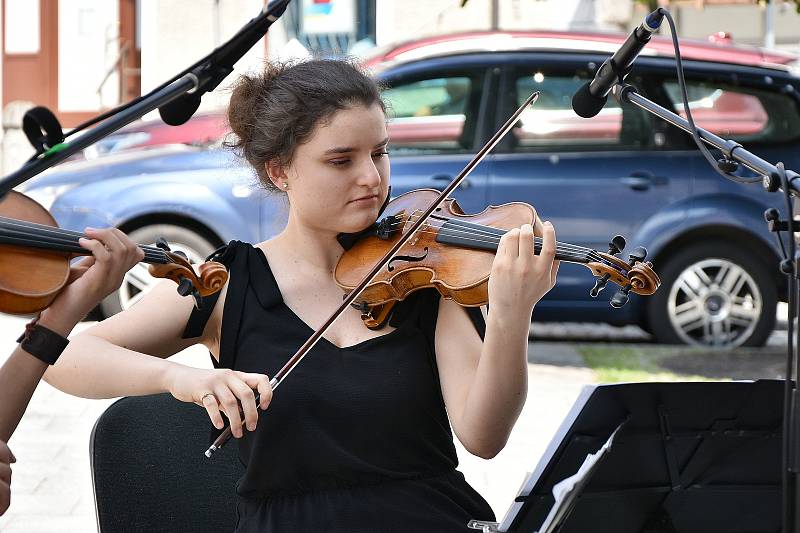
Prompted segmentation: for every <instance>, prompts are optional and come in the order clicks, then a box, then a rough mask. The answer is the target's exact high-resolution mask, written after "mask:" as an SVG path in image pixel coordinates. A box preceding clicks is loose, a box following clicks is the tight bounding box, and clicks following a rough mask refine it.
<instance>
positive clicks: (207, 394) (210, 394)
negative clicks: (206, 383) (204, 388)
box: [200, 392, 216, 403]
mask: <svg viewBox="0 0 800 533" xmlns="http://www.w3.org/2000/svg"><path fill="white" fill-rule="evenodd" d="M206 396H211V397H212V398H214V393H212V392H207V393H205V394H203V396H201V397H200V403H203V400H205V399H206ZM214 399H216V398H214Z"/></svg>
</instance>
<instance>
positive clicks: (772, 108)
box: [664, 80, 800, 143]
mask: <svg viewBox="0 0 800 533" xmlns="http://www.w3.org/2000/svg"><path fill="white" fill-rule="evenodd" d="M664 89H665V90H666V92H667V94H668V95H669V97H670V99H671V100H672V102H673V107H674V111H675V113H677V114H679V115H680V116H682V117H684V118H686V113H685V112H684V110H683V99H682V97H681V92H680V87H679V85H678V82H677V81H672V80H670V81H665V82H664ZM686 92H687V95H688V97H689V109H690V110H691V112H692V118H694V121H695V124H697V125H698V126H700V127H702V128H704V129H706V130H708V131H710V132H711V133H714V134H716V135H719V136H720V137H723V138H725V139H731V140H734V141H737V142H741V143H766V142H769V143H776V142H777V143H785V142H790V141H795V140H797V139H798V138H799V137H800V116H799V115H798V108H797V104H796V103H795V102H794V100H792V98H791V97H789V96H787V95H783V94H776V93H773V92H770V91H765V90H761V89H751V88H749V87H740V86H734V85H726V84H723V83H715V82H714V81H712V80H707V81H697V80H694V81H692V80H687V81H686Z"/></svg>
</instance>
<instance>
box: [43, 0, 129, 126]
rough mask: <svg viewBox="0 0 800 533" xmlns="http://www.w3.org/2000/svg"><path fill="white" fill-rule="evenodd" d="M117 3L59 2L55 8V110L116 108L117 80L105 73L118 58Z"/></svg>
mask: <svg viewBox="0 0 800 533" xmlns="http://www.w3.org/2000/svg"><path fill="white" fill-rule="evenodd" d="M118 21H119V3H118V2H116V1H106V2H98V1H97V0H60V1H59V4H58V72H59V75H58V107H59V109H60V110H62V111H99V110H100V109H101V108H103V107H113V106H115V105H117V104H119V76H118V75H117V73H116V72H114V73H113V74H111V76H109V79H108V80H107V81H106V82H105V84H104V85H103V89H102V91H101V92H100V93H98V91H97V89H98V88H99V87H100V84H101V83H102V82H103V78H104V77H105V75H106V73H107V72H108V71H109V69H111V68H112V67H113V66H114V63H115V62H116V61H117V58H118V50H119V46H118V38H119V22H118Z"/></svg>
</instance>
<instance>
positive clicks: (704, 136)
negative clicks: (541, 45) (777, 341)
mask: <svg viewBox="0 0 800 533" xmlns="http://www.w3.org/2000/svg"><path fill="white" fill-rule="evenodd" d="M612 94H613V95H614V98H616V100H617V101H618V102H619V103H620V105H622V103H623V102H627V103H630V104H633V105H635V106H637V107H639V108H640V109H643V110H645V111H647V112H649V113H651V114H653V115H655V116H657V117H659V118H660V119H662V120H665V121H667V122H669V123H670V124H672V125H673V126H676V127H678V128H680V129H682V130H683V131H685V132H687V133H689V134H690V135H691V134H692V128H691V125H690V124H689V121H688V120H686V119H685V118H683V117H681V116H679V115H677V114H675V113H673V112H671V111H669V110H667V109H665V108H663V107H661V106H660V105H658V104H656V103H654V102H652V101H650V100H648V99H647V98H645V97H643V96H642V95H640V94H639V93H637V92H636V88H635V87H633V86H632V85H630V84H627V83H624V82H620V83H617V84H616V85H614V86H613V88H612ZM696 130H697V133H698V134H699V136H700V139H701V140H702V141H703V142H704V143H706V144H709V145H711V146H714V147H715V148H717V149H719V150H720V151H721V152H722V154H723V157H724V158H725V160H726V161H724V163H726V166H727V167H728V169H729V171H732V170H734V169H735V164H733V163H732V162H736V163H739V164H741V165H743V166H744V167H746V168H748V169H749V170H751V171H752V172H754V173H756V174H758V175H760V176H761V177H762V185H763V187H764V188H765V189H766V190H767V191H769V192H777V191H778V190H781V191H782V192H783V193H784V195H785V197H786V206H787V211H788V212H787V216H788V220H780V213H779V212H778V211H777V209H769V210H767V212H766V213H764V218H765V219H766V221H767V225H768V227H769V230H770V231H771V232H775V233H778V232H781V231H787V232H788V233H789V250H790V253H789V257H787V258H785V259H784V260H783V261H781V263H780V270H781V272H783V273H784V274H786V275H787V276H789V298H788V300H789V316H788V330H789V331H788V354H787V363H786V380H785V389H784V390H785V394H784V406H783V409H784V412H783V422H784V423H783V472H782V477H783V528H782V531H783V532H784V533H790V532H791V533H800V521H798V520H797V509H798V508H800V476H798V473H799V472H800V449H798V447H799V445H800V438H798V431H799V430H800V394H798V390H797V377H798V375H800V359H798V357H797V354H796V349H797V347H798V341H799V340H800V328H796V327H795V324H794V321H795V317H796V316H797V315H798V307H797V306H798V305H799V304H800V284H798V279H800V263H799V262H798V261H799V260H800V257H798V256H797V255H796V254H795V248H796V246H795V240H794V233H795V232H798V231H800V221H795V220H794V218H793V216H792V213H793V212H794V209H793V207H794V206H793V205H792V204H793V202H796V201H797V199H798V198H800V188H798V182H797V181H796V180H797V179H798V178H800V175H798V174H797V173H796V172H793V171H791V170H787V169H785V168H784V166H783V163H778V164H777V165H773V164H772V163H769V162H768V161H765V160H763V159H761V158H760V157H758V156H756V155H755V154H753V153H752V152H749V151H748V150H745V149H744V148H743V147H742V145H741V144H739V143H737V142H734V141H731V140H725V139H723V138H721V137H718V136H717V135H714V134H713V133H711V132H709V131H707V130H704V129H703V128H700V127H696ZM790 198H791V201H790ZM778 237H780V234H779V233H778ZM781 247H782V248H783V242H782V241H781ZM784 253H785V249H784ZM795 364H796V366H795Z"/></svg>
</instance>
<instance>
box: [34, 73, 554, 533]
mask: <svg viewBox="0 0 800 533" xmlns="http://www.w3.org/2000/svg"><path fill="white" fill-rule="evenodd" d="M228 116H229V121H230V125H231V127H232V130H233V132H234V133H235V134H236V136H237V141H236V142H235V147H236V148H238V150H239V151H240V152H241V153H242V154H243V156H244V157H245V158H246V159H247V160H248V161H249V162H250V164H251V165H252V166H253V168H254V169H255V173H256V174H257V176H258V178H259V179H260V181H261V182H262V184H263V185H264V186H265V187H266V188H268V189H270V190H271V191H274V192H276V193H277V194H282V195H286V197H287V200H288V206H289V219H288V224H287V225H286V228H285V229H284V230H283V231H282V232H281V233H280V234H278V235H277V236H275V237H274V238H272V239H270V240H268V241H265V242H261V243H257V244H254V245H251V244H246V243H242V242H238V241H233V242H231V243H230V244H229V245H228V246H227V248H226V249H225V250H224V252H223V253H222V254H221V255H220V256H219V257H218V260H219V261H221V262H223V263H224V264H225V265H226V266H227V267H228V269H229V276H230V277H229V280H228V282H227V284H226V286H225V287H224V288H223V290H222V291H221V292H220V296H219V298H218V300H217V301H216V303H215V304H214V306H213V309H207V310H206V313H207V316H204V315H203V312H202V310H201V311H200V312H195V313H194V314H193V313H192V311H193V308H192V302H191V301H190V300H189V299H184V298H181V297H180V296H178V295H177V294H176V292H175V287H174V284H170V283H163V284H161V285H159V286H157V287H156V288H155V289H154V290H153V291H152V292H151V293H150V294H149V295H148V296H147V297H145V298H143V299H142V300H140V301H139V303H137V304H136V305H135V306H133V307H132V308H130V309H128V310H127V311H124V312H122V313H120V314H118V315H116V316H114V317H112V318H110V319H108V320H106V321H104V322H102V323H99V324H97V325H96V326H94V327H92V328H90V329H88V330H87V331H85V332H83V333H81V334H80V335H78V336H76V338H75V339H74V340H73V341H72V342H71V343H70V346H69V347H68V348H67V350H66V351H65V353H64V355H63V356H62V357H61V359H60V360H59V363H58V364H57V365H55V367H53V368H52V369H51V370H50V371H48V373H47V375H46V379H47V380H48V381H49V382H50V383H52V384H53V385H55V386H57V387H59V388H60V389H62V390H65V391H67V392H70V393H73V394H77V395H81V396H87V397H105V396H119V395H137V394H152V393H159V392H163V391H169V392H170V393H172V395H173V396H175V397H176V398H177V399H179V400H182V401H186V402H194V403H196V404H198V405H202V406H203V407H204V408H205V409H206V410H207V411H208V415H209V417H210V419H211V421H212V422H213V424H214V425H215V426H216V427H217V428H222V426H223V419H222V417H221V412H223V413H224V414H225V415H226V416H227V417H228V418H229V419H230V420H231V427H232V429H233V434H234V436H235V437H237V438H241V440H240V455H241V459H242V461H243V462H244V464H245V465H246V466H247V470H246V473H245V474H244V476H243V477H242V479H241V480H240V482H239V484H238V487H237V492H238V493H239V495H240V497H241V498H240V503H239V505H238V514H239V520H238V526H237V529H236V531H239V532H244V531H259V532H273V531H335V532H345V531H346V532H357V531H358V532H361V531H363V532H367V531H369V532H377V531H380V532H387V531H389V532H394V531H397V532H400V531H402V532H405V531H430V532H433V531H435V532H447V531H453V532H456V531H458V532H460V531H464V530H465V528H466V523H467V521H468V520H469V519H471V518H476V519H484V520H488V519H492V518H493V516H492V514H493V513H492V510H491V508H490V507H489V505H488V504H487V503H486V501H485V500H483V499H482V498H481V497H480V495H478V494H477V493H476V492H475V491H474V490H473V489H472V488H471V487H470V486H469V485H468V484H467V483H466V481H465V480H464V477H463V476H462V475H461V474H460V473H459V472H457V471H456V470H455V468H456V466H457V457H456V451H455V447H454V444H453V437H452V434H451V430H450V427H451V425H452V428H453V430H454V431H455V434H456V436H457V437H458V438H459V440H460V441H461V443H462V444H463V445H464V447H465V448H466V449H467V450H468V451H469V452H471V453H473V454H475V455H478V456H480V457H484V458H490V457H493V456H495V455H496V454H497V453H498V452H499V451H500V450H502V448H503V446H504V445H505V443H506V440H507V439H508V436H509V433H510V432H511V429H512V427H513V426H514V423H515V421H516V419H517V417H518V416H519V413H520V411H521V409H522V406H523V404H524V402H525V396H526V390H527V382H526V378H527V364H526V361H527V348H528V329H529V326H530V318H531V313H532V310H533V307H534V305H535V304H536V302H538V301H539V299H540V298H541V297H542V296H543V295H544V294H545V293H546V292H547V291H548V290H550V288H552V287H553V284H554V283H555V279H556V272H557V270H558V262H557V261H554V253H555V232H554V230H553V227H552V225H551V224H549V223H547V222H541V221H538V220H537V221H536V224H541V228H542V236H543V246H542V251H541V253H539V254H538V255H534V239H533V229H532V227H531V226H530V225H525V226H523V227H521V228H517V229H513V230H511V231H508V232H507V233H506V234H505V235H504V236H503V237H502V240H501V241H500V245H499V249H498V251H497V255H496V259H495V260H494V263H493V266H492V270H491V276H490V281H489V313H488V318H487V319H486V321H485V323H484V322H483V321H482V320H477V319H476V320H473V319H471V318H470V315H468V313H467V312H466V311H465V309H464V308H463V307H461V306H459V305H457V304H455V303H453V302H452V301H450V300H444V299H441V298H440V297H439V294H438V292H436V291H435V290H433V289H425V290H419V291H416V292H415V293H413V294H412V295H410V296H409V297H408V298H406V299H405V300H403V301H402V302H400V303H398V304H397V305H396V306H395V308H394V312H393V315H392V317H391V319H390V320H389V322H388V325H386V326H385V327H384V328H382V329H379V330H370V329H367V328H366V327H365V326H364V324H363V323H362V320H361V317H360V313H359V312H358V311H357V310H355V309H348V312H346V313H345V314H343V315H342V316H340V318H339V319H338V321H337V322H336V325H335V327H334V328H332V329H331V330H329V332H328V333H327V334H326V337H325V339H324V340H323V341H322V342H320V343H319V344H317V345H316V346H315V347H314V348H313V350H312V352H311V353H310V354H309V357H307V358H306V359H305V360H304V361H303V362H302V364H300V365H298V366H297V368H296V370H294V372H293V373H292V375H291V377H289V378H287V380H286V383H285V385H284V386H283V387H282V388H281V390H280V391H277V392H276V394H275V396H274V397H272V395H271V390H270V387H269V381H268V378H267V375H274V373H275V372H276V370H278V369H280V368H281V366H282V365H283V364H284V363H285V362H286V360H287V359H288V358H289V357H290V356H291V355H292V354H293V353H294V352H295V350H296V349H297V347H298V346H300V345H301V344H302V343H303V342H304V341H305V340H306V338H308V337H309V336H310V334H311V333H312V331H313V330H312V328H316V327H318V326H319V325H320V324H321V323H322V322H323V321H324V320H325V319H326V318H327V317H328V316H329V315H330V313H331V312H332V310H334V309H336V308H337V307H338V306H339V305H340V303H341V301H342V290H341V289H340V288H339V286H337V284H336V283H335V281H334V275H333V273H334V269H335V267H336V265H337V261H338V259H339V258H340V257H341V256H342V253H343V249H342V247H341V246H340V244H339V242H338V241H337V238H336V237H337V235H338V234H339V233H353V232H358V231H360V230H362V229H364V228H365V227H367V226H369V225H370V224H372V223H373V222H375V220H376V218H377V216H378V213H379V210H380V208H381V205H382V204H383V202H384V200H385V198H386V197H387V195H388V187H389V158H388V151H387V147H388V144H389V138H388V135H387V128H386V110H385V107H384V104H383V102H382V101H381V98H380V94H379V90H378V88H377V87H376V84H375V83H374V82H373V81H372V80H371V79H370V78H368V77H367V76H365V75H364V74H363V73H362V72H360V71H359V70H358V69H357V68H356V67H354V66H353V65H351V64H350V63H347V62H343V61H331V60H325V61H321V60H316V61H308V62H304V63H298V64H295V65H291V66H285V65H284V66H281V65H274V66H270V67H269V68H268V69H267V71H266V72H265V73H263V74H261V75H259V76H255V77H248V76H245V77H242V78H241V80H240V81H239V83H238V85H237V86H236V88H235V90H234V91H233V95H232V97H231V101H230V107H229V111H228ZM190 315H192V318H191V320H190V321H189V326H190V327H189V328H188V329H190V330H191V329H195V330H196V331H195V334H197V335H198V336H197V337H195V338H183V337H184V336H191V335H192V333H191V332H187V331H186V330H187V317H190ZM204 321H205V322H204ZM198 323H199V324H200V326H199V327H198ZM185 333H186V335H185ZM198 342H200V343H202V344H204V345H205V346H207V347H208V348H209V350H210V351H211V354H212V356H213V359H214V361H215V365H217V366H219V367H221V368H218V369H214V370H199V369H193V368H188V367H185V366H181V365H178V364H175V363H172V362H170V361H166V360H164V359H165V358H166V357H168V356H170V355H172V354H174V353H176V352H177V351H180V350H182V349H183V348H186V347H187V346H189V345H191V344H195V343H198ZM153 356H155V357H153ZM254 390H255V391H258V392H259V393H260V398H261V402H260V405H258V406H257V405H256V404H255V400H254ZM240 406H241V409H242V411H243V418H244V422H245V426H246V427H245V429H246V431H243V428H242V423H241V421H242V418H241V417H240V414H239V408H240ZM268 406H269V409H268V410H267V411H266V412H265V413H263V414H261V415H259V413H258V409H262V410H263V409H266V408H267V407H268Z"/></svg>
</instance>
